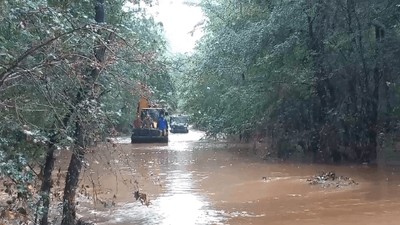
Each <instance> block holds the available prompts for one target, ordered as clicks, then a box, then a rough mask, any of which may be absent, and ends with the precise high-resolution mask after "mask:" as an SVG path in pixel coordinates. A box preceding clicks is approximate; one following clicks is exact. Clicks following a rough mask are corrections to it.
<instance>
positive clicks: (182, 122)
mask: <svg viewBox="0 0 400 225" xmlns="http://www.w3.org/2000/svg"><path fill="white" fill-rule="evenodd" d="M169 121H170V122H169V124H170V131H171V133H188V132H189V116H188V115H172V116H170V119H169Z"/></svg>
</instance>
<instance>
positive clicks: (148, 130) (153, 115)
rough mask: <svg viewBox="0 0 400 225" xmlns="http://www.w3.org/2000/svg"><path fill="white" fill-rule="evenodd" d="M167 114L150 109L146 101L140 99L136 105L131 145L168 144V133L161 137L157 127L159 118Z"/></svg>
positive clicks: (163, 111)
mask: <svg viewBox="0 0 400 225" xmlns="http://www.w3.org/2000/svg"><path fill="white" fill-rule="evenodd" d="M167 114H168V113H167V112H166V111H165V110H164V109H163V108H156V107H151V106H150V104H149V102H148V101H147V99H141V100H140V101H139V103H138V109H137V116H136V117H137V118H136V120H135V121H134V127H135V128H133V130H132V136H131V143H168V132H165V134H164V135H162V132H161V131H160V130H159V129H158V125H157V122H158V119H159V118H160V116H165V115H167Z"/></svg>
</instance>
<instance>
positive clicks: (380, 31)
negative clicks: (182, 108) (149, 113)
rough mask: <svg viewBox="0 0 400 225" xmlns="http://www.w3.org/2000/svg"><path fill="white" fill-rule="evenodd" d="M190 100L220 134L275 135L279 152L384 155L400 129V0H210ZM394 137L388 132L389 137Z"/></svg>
mask: <svg viewBox="0 0 400 225" xmlns="http://www.w3.org/2000/svg"><path fill="white" fill-rule="evenodd" d="M202 7H203V10H204V12H205V14H206V17H207V21H206V23H205V26H204V30H205V35H204V37H203V38H202V39H201V41H200V42H199V43H198V46H197V48H196V50H197V51H196V52H195V54H194V55H193V56H191V57H190V58H189V66H188V67H189V68H188V69H187V71H186V78H187V80H190V82H186V84H185V85H184V86H185V90H186V95H185V96H186V98H187V101H186V106H187V108H188V109H189V110H190V112H191V114H192V115H193V119H194V121H195V122H196V123H197V124H198V125H199V126H200V127H202V128H204V129H206V130H207V131H208V132H209V133H210V134H211V135H215V134H218V133H226V134H240V135H241V137H245V138H246V137H250V136H260V135H261V136H267V138H266V139H267V140H268V141H269V143H270V145H271V147H272V148H273V149H278V155H279V156H282V157H287V156H288V155H289V153H291V152H292V151H295V150H296V149H302V150H303V151H304V153H305V154H308V153H310V155H312V156H313V159H314V160H315V161H325V162H330V161H332V160H334V161H340V160H342V159H348V160H353V161H354V160H356V161H362V162H363V161H370V160H375V159H376V155H377V148H378V147H380V146H379V145H378V144H380V143H378V142H380V141H381V139H384V140H385V141H384V142H385V143H386V144H388V143H390V142H391V141H390V140H391V137H392V136H393V134H394V132H396V130H397V122H398V120H399V113H398V106H397V105H398V99H399V93H398V90H399V89H398V87H397V84H398V82H399V78H398V77H399V76H398V75H399V71H400V57H399V56H400V47H399V46H400V5H399V4H398V3H396V1H390V0H387V1H376V0H367V1H355V0H335V1H322V0H296V1H294V0H283V1H281V0H279V1H275V0H268V1H258V0H250V1H245V2H244V1H238V0H204V1H203V2H202ZM383 137H384V138H383Z"/></svg>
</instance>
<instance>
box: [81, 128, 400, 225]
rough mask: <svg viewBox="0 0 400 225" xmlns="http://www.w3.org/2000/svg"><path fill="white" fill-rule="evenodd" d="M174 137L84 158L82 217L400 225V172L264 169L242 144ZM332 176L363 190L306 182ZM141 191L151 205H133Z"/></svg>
mask: <svg viewBox="0 0 400 225" xmlns="http://www.w3.org/2000/svg"><path fill="white" fill-rule="evenodd" d="M202 136H203V133H201V132H199V131H193V130H192V131H190V133H189V134H170V142H169V143H168V145H166V144H130V142H129V138H119V139H118V140H117V142H119V144H118V145H117V146H116V147H112V146H108V147H105V146H103V147H98V148H96V149H94V150H93V152H91V153H88V154H87V162H86V163H85V164H86V167H85V171H84V173H83V177H82V181H81V185H83V186H86V187H87V188H85V190H83V189H82V188H81V189H80V190H79V191H80V193H81V194H80V197H79V198H78V200H79V201H80V203H79V216H82V217H83V218H84V219H86V220H90V221H93V222H96V223H97V224H102V225H103V224H104V225H105V224H115V225H128V224H129V225H142V224H143V225H144V224H146V225H147V224H148V225H153V224H160V225H161V224H162V225H164V224H165V225H181V224H182V225H192V224H193V225H195V224H198V225H203V224H231V225H235V224H254V225H264V224H269V225H275V224H276V225H278V224H282V225H295V224H296V225H314V224H315V225H317V224H318V225H322V224H325V225H334V224H335V225H336V224H341V225H346V224H349V225H350V224H351V225H356V224H362V225H368V224H371V225H372V224H385V225H391V224H393V225H394V224H396V225H397V224H399V223H400V222H399V220H400V194H399V193H400V175H399V174H400V172H399V170H398V168H390V167H387V168H381V167H376V166H366V165H360V166H343V165H342V166H327V165H308V164H301V163H297V164H296V163H287V162H286V163H284V162H266V161H262V160H260V159H257V158H256V157H254V156H253V155H252V154H251V153H249V152H251V151H249V150H248V147H246V146H245V145H239V144H232V143H224V142H215V141H209V140H202V139H201V138H202ZM320 171H335V173H336V174H337V175H343V176H347V177H351V178H352V179H354V180H355V181H357V182H358V183H359V184H358V185H354V186H347V187H339V188H337V187H331V188H323V187H320V186H315V185H310V184H308V183H307V179H308V178H310V177H312V176H314V175H316V174H318V173H319V172H320ZM136 190H139V191H140V192H141V193H145V194H146V195H147V197H148V199H149V202H150V204H149V205H148V206H146V205H142V204H141V203H140V201H136V200H135V198H134V195H133V192H134V191H136Z"/></svg>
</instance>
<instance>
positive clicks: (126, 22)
mask: <svg viewBox="0 0 400 225" xmlns="http://www.w3.org/2000/svg"><path fill="white" fill-rule="evenodd" d="M151 4H152V2H151V1H130V2H127V1H122V0H121V1H118V0H117V1H104V0H95V1H91V0H90V1H89V0H86V1H57V0H38V1H28V0H23V1H1V2H0V43H1V45H0V117H1V123H0V180H1V182H2V185H1V186H2V192H3V193H5V194H6V195H7V199H8V200H7V202H6V203H4V205H3V204H2V205H1V219H0V224H9V223H12V221H20V222H22V223H25V224H33V223H34V224H41V225H47V224H49V206H50V202H51V199H53V197H54V196H53V194H54V193H52V187H53V186H54V185H55V184H54V183H55V181H54V179H53V176H52V172H53V169H54V168H55V166H57V165H54V164H55V155H54V154H55V151H60V150H61V151H70V152H71V161H70V163H69V167H68V172H67V175H66V178H65V182H64V181H62V182H61V183H65V188H64V191H63V193H62V194H61V196H62V197H61V201H62V208H63V209H62V217H61V219H60V221H59V222H61V224H65V225H71V224H75V223H76V219H77V218H76V209H75V207H76V201H75V196H76V194H77V193H76V192H77V187H78V181H79V176H80V171H81V169H82V166H83V163H84V157H85V156H84V155H85V153H86V151H87V149H88V148H89V147H90V146H93V145H96V144H98V143H100V142H103V141H105V140H106V137H110V136H113V135H117V134H118V132H120V133H121V132H122V133H124V132H126V133H129V132H130V127H131V123H132V120H133V117H134V113H135V110H136V103H137V101H138V99H139V97H140V95H143V94H148V95H149V97H151V98H155V99H165V98H172V97H171V96H173V95H172V94H170V95H166V94H164V93H168V92H171V93H172V92H173V88H172V84H171V82H170V78H169V74H168V70H167V59H166V57H165V50H166V48H165V44H166V43H165V40H164V37H163V33H162V25H161V24H158V23H156V22H155V21H154V20H153V18H152V17H151V16H150V15H148V14H147V13H146V10H145V8H146V7H149V6H150V5H151ZM128 6H129V7H128ZM165 100H169V101H172V100H171V99H165ZM56 168H58V167H56ZM59 173H60V171H59ZM58 183H59V180H58ZM15 223H17V222H15Z"/></svg>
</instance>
